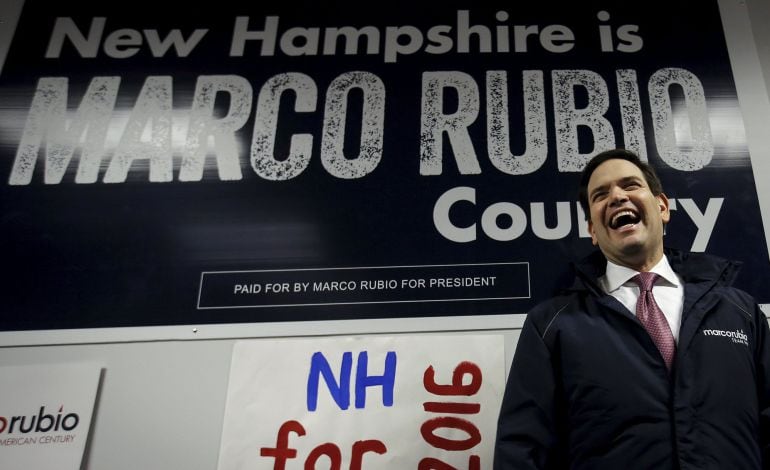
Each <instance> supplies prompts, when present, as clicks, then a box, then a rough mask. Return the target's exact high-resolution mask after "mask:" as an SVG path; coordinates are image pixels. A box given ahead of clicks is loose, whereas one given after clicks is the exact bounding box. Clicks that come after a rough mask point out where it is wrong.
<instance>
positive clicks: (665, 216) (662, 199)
mask: <svg viewBox="0 0 770 470" xmlns="http://www.w3.org/2000/svg"><path fill="white" fill-rule="evenodd" d="M655 197H656V198H657V199H658V208H659V209H660V218H661V219H662V220H663V223H664V224H667V223H668V221H669V220H671V211H670V210H669V207H668V197H666V195H665V194H664V193H660V194H658V195H657V196H655Z"/></svg>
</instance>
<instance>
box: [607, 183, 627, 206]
mask: <svg viewBox="0 0 770 470" xmlns="http://www.w3.org/2000/svg"><path fill="white" fill-rule="evenodd" d="M627 200H628V194H627V193H626V191H625V190H624V189H623V188H621V187H620V186H613V187H612V188H610V204H620V203H623V202H626V201H627Z"/></svg>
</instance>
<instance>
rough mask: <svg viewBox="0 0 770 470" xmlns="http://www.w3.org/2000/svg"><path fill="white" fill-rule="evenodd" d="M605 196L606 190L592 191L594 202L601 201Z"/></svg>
mask: <svg viewBox="0 0 770 470" xmlns="http://www.w3.org/2000/svg"><path fill="white" fill-rule="evenodd" d="M606 196H607V193H606V192H600V193H594V197H593V199H592V201H594V202H596V201H601V200H602V199H604V198H605V197H606Z"/></svg>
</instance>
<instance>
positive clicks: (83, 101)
mask: <svg viewBox="0 0 770 470" xmlns="http://www.w3.org/2000/svg"><path fill="white" fill-rule="evenodd" d="M156 4H157V2H150V1H147V0H137V1H132V2H102V1H96V0H77V1H73V2H48V1H44V0H27V1H26V2H24V6H23V9H22V11H21V15H20V18H19V21H18V24H17V27H16V29H15V34H14V36H13V40H12V42H11V44H10V48H9V51H8V55H7V59H6V61H5V64H4V66H3V69H2V75H0V122H1V123H2V125H1V126H0V245H2V246H3V247H6V253H5V254H4V256H3V268H4V273H5V274H4V276H3V282H2V283H0V297H1V298H2V299H3V300H2V302H3V310H4V311H5V312H8V313H7V314H5V315H2V316H0V331H12V330H42V329H68V328H105V327H124V326H153V325H186V324H196V325H197V324H232V323H247V322H248V323H261V322H299V321H318V320H345V319H383V318H405V317H431V316H444V317H447V316H449V317H451V316H468V315H497V314H511V313H526V312H527V311H528V310H529V309H530V308H531V307H533V306H534V305H535V304H537V303H538V302H540V301H542V300H544V299H546V298H548V297H551V296H553V295H554V294H555V293H556V292H557V291H558V290H559V289H560V288H563V287H565V286H566V285H567V284H568V282H569V281H568V279H569V277H570V268H569V263H570V262H571V261H574V260H577V259H580V258H581V257H582V256H584V255H586V254H587V253H589V252H590V251H591V250H593V249H594V247H593V246H592V245H591V242H590V237H589V235H588V232H587V229H586V222H585V214H584V213H583V210H582V209H581V207H580V205H579V204H578V201H577V184H578V178H579V172H580V171H581V169H582V168H583V167H584V165H585V163H586V162H587V160H588V159H589V158H590V157H591V156H592V155H594V154H595V153H597V152H599V151H601V150H605V149H609V148H614V147H625V148H628V149H630V150H633V151H635V152H637V153H638V154H639V155H640V156H641V157H642V158H643V159H644V160H647V161H649V162H650V163H651V164H652V165H653V166H655V168H656V169H657V170H658V172H659V173H660V175H661V177H662V179H663V183H664V189H665V192H666V194H667V195H668V197H669V199H670V201H671V208H672V209H673V215H672V221H671V223H670V224H669V225H668V227H667V230H666V244H667V245H669V246H672V247H675V248H680V249H684V250H691V251H708V252H710V253H713V254H716V255H720V256H723V257H727V258H731V259H737V260H740V261H743V263H744V267H743V271H742V274H741V276H740V277H739V279H738V281H737V285H738V286H739V287H741V288H743V289H745V290H747V291H748V292H749V293H751V294H753V295H755V296H756V297H757V299H758V301H759V302H760V303H768V302H770V293H769V292H768V291H767V289H765V288H763V283H764V279H767V278H768V277H769V276H770V263H768V249H767V243H766V240H765V237H764V234H763V231H762V220H761V216H760V211H759V205H758V200H757V192H756V186H755V183H754V176H753V172H752V167H751V160H750V157H749V153H748V149H747V143H746V138H745V134H744V130H743V121H742V117H741V112H740V109H739V106H738V100H737V97H736V91H735V85H734V81H733V75H732V71H731V66H730V61H729V57H728V54H727V49H726V46H725V36H724V32H723V29H722V24H721V20H720V15H719V9H718V5H717V2H716V0H710V1H704V2H699V3H698V4H697V6H693V5H692V3H691V2H684V1H681V2H680V1H669V0H667V1H662V0H654V1H650V2H644V3H640V2H636V3H634V2H625V3H616V4H612V5H608V4H606V3H603V2H525V3H521V2H519V3H511V2H504V1H490V2H464V1H442V2H404V1H401V0H394V1H389V2H382V3H374V4H372V3H371V2H369V3H367V4H365V5H364V4H361V3H360V2H352V1H338V2H332V3H329V2H307V1H294V0H286V1H280V2H278V1H276V2H251V3H249V4H244V3H243V2H234V1H229V0H222V1H219V2H217V3H216V7H213V6H212V5H204V6H202V7H201V9H193V8H190V7H189V5H188V4H182V3H181V2H178V3H176V2H171V3H169V2H164V8H162V9H160V8H157V5H156ZM693 17H697V21H690V20H689V19H691V18H693ZM736 239H739V241H740V242H736Z"/></svg>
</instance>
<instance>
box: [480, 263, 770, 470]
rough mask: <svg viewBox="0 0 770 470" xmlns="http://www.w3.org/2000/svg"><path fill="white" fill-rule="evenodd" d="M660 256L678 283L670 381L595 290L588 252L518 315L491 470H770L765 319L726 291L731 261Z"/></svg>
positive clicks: (598, 269) (627, 322) (647, 345)
mask: <svg viewBox="0 0 770 470" xmlns="http://www.w3.org/2000/svg"><path fill="white" fill-rule="evenodd" d="M666 255H667V256H668V260H669V263H670V264H671V267H672V268H673V269H674V271H675V272H676V273H677V274H679V276H680V277H682V279H683V280H684V285H685V288H684V309H683V313H682V325H681V329H680V333H679V343H678V345H677V351H676V357H675V359H674V365H673V368H672V371H671V373H669V372H668V370H667V369H666V366H665V363H664V362H663V358H662V357H661V355H660V353H659V352H658V350H657V348H656V347H655V344H654V343H653V342H652V339H651V338H650V337H649V335H648V334H647V332H646V330H645V329H644V327H643V326H642V325H641V324H640V323H639V321H638V320H637V319H636V316H635V315H633V314H632V313H631V312H629V311H628V309H626V308H625V307H624V306H623V305H622V304H621V303H620V302H618V301H617V300H616V299H615V298H614V297H612V296H610V295H607V294H605V293H604V292H603V291H602V289H601V288H600V287H599V285H598V283H597V278H598V277H600V276H602V275H603V274H604V270H605V268H606V261H605V259H604V257H603V256H601V253H598V252H597V253H596V254H595V255H593V256H592V257H590V258H589V261H588V262H587V263H586V264H583V265H581V266H579V267H578V269H577V277H576V283H575V286H574V287H573V288H572V289H571V290H570V291H568V292H567V293H566V294H565V295H562V296H559V297H556V298H553V299H551V300H549V301H547V302H545V303H543V304H541V305H539V306H537V307H535V309H533V310H532V311H531V312H530V313H529V315H528V316H527V320H526V321H525V323H524V327H523V329H522V332H521V337H520V339H519V342H518V346H517V349H516V354H515V355H514V358H513V366H512V368H511V372H510V375H509V378H508V385H507V387H506V392H505V396H504V399H503V405H502V408H501V412H500V418H499V422H498V430H497V443H496V449H495V465H494V468H495V469H496V470H526V469H567V468H570V469H612V470H617V469H620V470H631V469H644V470H649V469H656V470H657V469H699V470H704V469H720V470H725V469H730V470H733V469H735V470H737V469H760V468H770V464H768V463H767V462H768V461H769V460H768V434H769V433H770V425H769V423H770V410H768V406H770V344H768V323H767V320H766V318H765V316H764V315H763V313H762V312H761V311H760V310H759V308H758V307H757V305H756V302H755V301H754V300H753V299H752V298H751V297H750V296H749V295H748V294H746V293H745V292H743V291H740V290H738V289H736V288H734V287H731V286H730V285H731V284H732V281H733V279H734V277H735V275H736V274H737V268H738V266H737V265H736V264H735V263H732V262H729V261H726V260H722V259H720V258H716V257H713V256H709V255H705V254H696V253H690V254H687V253H682V252H677V251H673V250H667V251H666ZM763 462H764V463H763Z"/></svg>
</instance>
